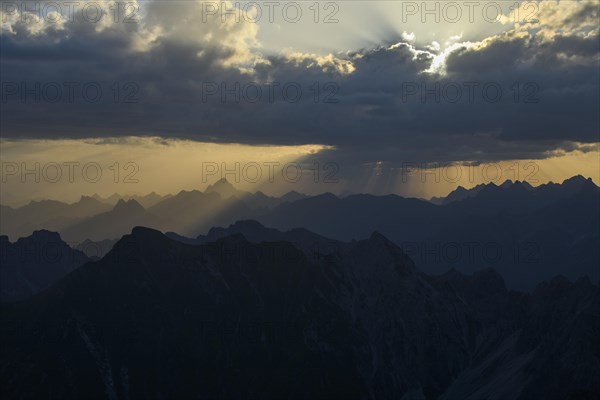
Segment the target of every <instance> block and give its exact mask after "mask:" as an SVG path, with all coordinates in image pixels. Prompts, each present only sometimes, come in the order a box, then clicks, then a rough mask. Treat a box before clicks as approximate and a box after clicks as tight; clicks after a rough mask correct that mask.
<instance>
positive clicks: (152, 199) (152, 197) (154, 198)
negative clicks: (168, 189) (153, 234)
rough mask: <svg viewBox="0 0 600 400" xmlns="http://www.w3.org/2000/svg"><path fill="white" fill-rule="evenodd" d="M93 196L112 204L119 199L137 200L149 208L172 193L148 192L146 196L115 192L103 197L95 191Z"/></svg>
mask: <svg viewBox="0 0 600 400" xmlns="http://www.w3.org/2000/svg"><path fill="white" fill-rule="evenodd" d="M92 197H93V198H94V199H96V200H98V201H100V202H102V203H108V204H111V205H113V206H114V205H116V204H117V202H118V201H119V200H125V201H127V200H135V201H137V202H138V203H140V204H141V205H142V206H143V207H144V208H148V207H152V206H153V205H155V204H157V203H159V202H160V201H162V200H165V199H168V198H169V197H171V195H170V194H167V195H165V196H161V195H159V194H157V193H155V192H152V193H150V194H147V195H145V196H140V195H121V194H118V193H114V194H112V195H110V196H109V197H106V198H105V197H101V196H100V195H98V194H97V193H94V194H93V195H92Z"/></svg>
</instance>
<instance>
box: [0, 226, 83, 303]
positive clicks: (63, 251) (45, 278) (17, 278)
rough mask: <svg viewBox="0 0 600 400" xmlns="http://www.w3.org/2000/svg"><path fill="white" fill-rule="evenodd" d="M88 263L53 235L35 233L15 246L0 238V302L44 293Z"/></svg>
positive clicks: (51, 233) (5, 237)
mask: <svg viewBox="0 0 600 400" xmlns="http://www.w3.org/2000/svg"><path fill="white" fill-rule="evenodd" d="M88 260H89V258H88V257H87V256H86V255H85V254H84V253H82V252H80V251H78V250H74V249H72V248H71V247H69V246H68V245H67V244H66V243H65V242H63V241H62V240H61V238H60V236H59V235H58V234H57V233H54V232H48V231H35V232H34V233H33V234H32V235H31V236H28V237H25V238H21V239H19V240H17V241H16V242H15V243H11V242H10V241H9V239H8V237H7V236H0V301H15V300H21V299H24V298H26V297H29V296H31V295H33V294H36V293H38V292H40V291H42V290H44V289H47V288H48V287H50V286H51V285H53V284H54V283H56V282H57V281H58V280H60V279H62V278H64V277H65V276H66V275H67V274H68V273H69V272H71V271H73V270H75V269H76V268H78V267H80V266H81V265H83V264H84V263H86V262H87V261H88Z"/></svg>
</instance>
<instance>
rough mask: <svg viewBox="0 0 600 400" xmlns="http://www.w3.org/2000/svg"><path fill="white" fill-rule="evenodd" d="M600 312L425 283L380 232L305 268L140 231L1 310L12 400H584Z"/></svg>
mask: <svg viewBox="0 0 600 400" xmlns="http://www.w3.org/2000/svg"><path fill="white" fill-rule="evenodd" d="M238 228H240V229H244V230H247V231H248V230H250V231H252V230H257V231H258V232H262V231H263V229H262V228H261V227H260V226H258V225H252V224H251V223H241V225H240V224H238ZM232 229H233V228H232ZM213 233H214V234H217V235H218V232H213ZM260 234H262V233H260ZM272 234H273V235H274V236H278V235H279V234H278V233H276V232H273V233H272ZM599 308H600V288H599V287H598V286H597V285H594V284H592V283H591V282H590V281H589V280H588V279H580V280H578V281H576V282H575V283H572V282H570V281H568V280H567V279H565V278H562V277H557V278H554V279H552V280H551V281H550V282H549V283H543V284H541V285H539V286H538V287H537V289H536V290H535V291H534V292H533V293H532V294H522V293H518V292H510V291H508V290H507V289H506V287H505V285H504V282H503V280H502V278H501V277H500V276H499V275H498V274H497V273H495V272H494V271H492V270H484V271H481V272H478V273H476V274H474V275H472V276H466V275H463V274H461V273H459V272H457V271H455V270H452V271H450V272H448V273H446V274H445V275H442V276H437V277H436V276H430V275H426V274H423V273H421V272H419V271H418V269H417V268H416V267H415V265H414V263H413V262H412V261H411V260H410V258H409V257H408V256H407V255H406V254H405V253H404V252H403V251H402V250H401V249H400V248H399V247H398V246H396V245H395V244H394V243H392V242H391V241H389V240H388V239H386V238H385V237H384V236H382V235H381V234H379V233H373V234H372V235H371V236H370V237H369V238H368V239H365V240H360V241H356V242H353V243H351V244H350V245H349V246H348V247H346V248H343V249H340V250H339V251H335V252H334V253H331V254H328V255H324V256H322V257H314V258H309V257H307V256H306V255H305V254H304V253H303V252H302V251H300V250H298V249H297V248H296V246H294V245H292V244H290V243H286V242H279V241H277V242H268V241H262V242H260V243H251V242H249V241H247V240H246V239H245V238H244V236H243V235H241V234H234V235H231V236H227V237H224V238H221V239H218V240H217V241H215V242H210V243H207V244H201V245H188V244H184V243H180V242H177V241H175V240H171V239H169V238H168V237H166V236H165V235H163V234H161V233H160V232H158V231H155V230H151V229H147V228H135V229H133V231H132V233H131V234H130V235H127V236H125V237H123V238H122V239H121V240H120V241H119V242H117V243H116V244H115V246H114V247H113V249H112V250H111V252H110V253H109V254H107V255H106V256H105V257H104V258H103V259H102V260H100V261H97V262H94V263H88V264H86V265H84V266H83V267H81V268H79V269H77V270H76V271H74V272H72V273H71V274H69V275H68V276H67V277H66V278H65V279H63V280H62V281H61V282H59V283H58V284H57V285H55V286H54V287H53V288H52V289H50V290H49V291H47V292H45V293H42V294H40V295H38V296H36V297H33V298H31V299H29V300H27V301H24V302H20V303H14V304H5V305H3V306H2V308H1V313H0V340H1V341H2V344H3V345H2V346H1V347H0V363H1V365H2V368H0V384H1V385H2V388H3V394H4V395H5V396H6V397H7V398H15V397H20V398H45V397H49V396H54V395H56V394H59V396H60V397H62V398H86V399H87V398H99V397H102V398H104V397H107V398H128V399H148V398H219V399H228V398H240V397H242V398H256V399H282V398H289V399H348V400H351V399H383V398H385V399H387V398H390V399H395V398H397V399H408V398H432V399H433V398H441V399H465V400H468V399H473V400H474V399H478V400H479V399H489V398H502V399H548V400H554V399H556V400H558V399H567V398H573V399H574V398H582V399H588V398H589V399H591V398H594V397H597V395H598V394H599V393H600V383H599V382H598V381H597V379H596V378H597V376H598V375H599V374H600V366H599V365H598V362H597V360H598V357H599V356H600V353H599V349H598V346H597V345H596V339H597V337H598V334H599V333H600V320H599V319H598V309H599Z"/></svg>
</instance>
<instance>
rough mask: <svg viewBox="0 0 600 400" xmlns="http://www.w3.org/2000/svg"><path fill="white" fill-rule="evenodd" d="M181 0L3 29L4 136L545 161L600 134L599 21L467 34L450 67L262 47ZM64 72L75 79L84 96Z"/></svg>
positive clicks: (365, 53)
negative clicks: (110, 17) (137, 12)
mask: <svg viewBox="0 0 600 400" xmlns="http://www.w3.org/2000/svg"><path fill="white" fill-rule="evenodd" d="M180 4H181V3H178V6H177V7H175V6H172V5H168V6H167V3H166V2H158V3H156V4H155V5H152V7H156V9H154V10H153V9H152V8H150V9H149V10H148V15H147V17H146V18H147V21H146V23H145V24H121V25H123V26H121V25H119V26H112V25H111V26H107V27H99V26H94V24H89V23H88V24H85V23H84V24H80V23H67V24H65V26H64V27H62V28H61V27H58V26H50V27H48V28H46V29H45V30H44V31H43V32H42V33H38V34H32V33H31V32H30V31H29V30H28V28H27V26H26V25H24V24H20V23H17V24H15V25H13V32H12V33H7V32H3V34H2V35H1V36H0V45H1V47H2V56H1V67H2V91H3V93H2V96H3V98H2V102H3V103H2V108H3V112H2V114H3V115H2V136H3V137H10V138H25V137H28V138H86V137H113V136H128V135H157V136H162V137H165V138H170V137H173V138H175V137H176V138H188V139H194V140H200V141H214V142H237V143H248V144H325V145H332V146H335V147H336V149H337V150H335V151H333V152H332V153H330V154H329V156H330V157H331V158H332V159H339V160H346V161H347V162H354V163H357V164H360V163H369V162H376V161H387V162H395V161H396V162H397V161H398V160H401V161H420V162H436V161H437V162H452V161H463V160H466V161H486V160H502V159H536V158H544V157H547V156H548V155H549V154H552V152H554V151H557V150H560V149H562V150H566V151H570V150H574V149H577V148H578V146H579V145H577V144H575V142H577V143H584V144H585V143H588V144H589V143H597V142H598V141H599V140H600V139H599V137H598V135H599V132H600V126H599V121H598V114H597V110H598V108H599V106H600V104H599V102H598V98H599V97H598V89H599V86H600V85H599V76H598V60H599V55H600V49H599V48H598V46H599V39H598V29H597V28H596V29H595V30H590V29H587V30H585V31H578V30H574V29H567V30H564V31H562V32H560V33H557V34H555V35H548V33H547V31H545V30H543V29H540V28H539V27H537V28H536V29H534V30H531V31H526V30H510V31H509V32H507V33H505V34H502V35H498V36H495V37H491V38H488V39H486V40H485V41H483V42H482V43H477V44H468V43H467V44H465V45H463V46H457V47H456V48H454V49H453V50H452V51H451V52H450V53H449V54H447V56H446V58H445V60H444V62H443V63H442V64H443V65H441V67H440V65H439V62H438V61H439V57H441V56H440V55H438V54H435V53H432V52H431V51H425V50H420V49H415V48H414V47H413V46H412V45H410V44H408V43H399V44H397V45H394V46H384V47H379V48H376V49H366V50H361V51H358V52H354V53H351V54H337V55H334V56H333V55H330V56H316V55H306V54H295V55H286V56H283V55H282V56H271V57H262V56H260V54H259V53H258V52H257V51H256V50H255V49H251V46H250V45H248V46H250V47H248V46H245V45H244V43H251V42H252V41H253V39H254V34H255V32H253V31H252V29H253V28H252V27H244V26H239V27H237V26H236V27H233V28H232V27H227V29H223V26H219V25H218V24H216V25H214V26H213V25H209V24H204V25H202V24H201V23H200V22H199V21H198V20H194V19H193V18H192V19H188V24H190V29H188V30H186V29H184V28H185V26H175V25H169V23H170V24H177V23H178V24H179V25H182V15H187V14H186V12H185V10H182V9H180V7H184V6H181V5H180ZM185 7H188V6H185ZM189 7H193V6H189ZM173 10H176V11H173ZM188 11H190V10H188ZM191 11H193V10H191ZM196 11H197V10H196ZM580 12H581V11H580V10H576V12H573V15H580V14H579V13H580ZM191 15H194V14H193V13H192V14H191ZM573 15H568V16H565V20H568V21H571V19H573V18H575V17H574V16H573ZM161 17H164V18H161ZM580 18H584V17H581V16H580ZM585 18H587V17H585ZM559 22H560V21H559ZM571 22H572V21H571ZM552 23H556V22H555V21H552ZM161 24H162V25H161ZM241 25H243V24H241ZM188 31H189V32H188ZM437 67H440V69H439V70H438V69H436V68H437ZM273 82H277V83H278V84H279V85H278V86H274V85H273ZM36 83H39V84H40V85H42V86H43V87H45V88H46V89H47V91H48V92H47V93H46V94H47V95H48V96H50V97H52V96H53V95H54V92H53V91H52V85H54V84H58V85H59V86H61V88H62V90H63V93H62V95H61V96H60V99H59V101H58V102H56V103H52V102H50V101H48V100H47V99H45V98H42V99H41V101H39V102H35V101H34V99H33V97H34V96H32V95H31V94H26V93H25V94H23V93H19V92H20V89H21V87H20V85H21V84H25V85H26V87H27V88H29V89H31V88H33V87H35V85H36ZM65 83H75V84H77V85H78V86H76V88H75V92H74V94H75V96H74V99H73V101H70V100H71V99H70V98H69V96H68V93H67V91H68V88H66V87H65ZM49 84H50V86H48V85H49ZM15 85H17V87H18V88H17V92H18V93H16V94H12V91H14V89H15ZM86 85H87V86H94V87H98V86H99V87H101V89H102V91H103V95H102V97H101V99H100V100H99V101H97V102H92V101H88V100H86V99H85V98H84V95H83V93H82V89H83V87H84V86H86ZM257 88H260V90H261V91H262V92H261V95H260V97H259V98H256V97H257V92H256V90H257ZM284 88H285V89H286V90H284ZM297 88H300V89H301V91H302V94H301V95H300V97H299V98H298V99H297V101H292V100H293V98H294V97H297V94H298V93H297ZM317 88H318V92H317ZM88 89H89V90H90V91H91V92H93V90H92V89H93V87H92V88H89V87H88ZM215 90H216V91H217V92H216V93H214V91H215ZM222 90H226V91H227V90H229V92H226V93H223V94H222V93H221V91H222ZM231 90H233V91H234V92H236V94H234V93H232V92H231ZM498 90H501V92H502V94H501V95H500V94H499V92H498ZM221 94H222V96H221ZM236 95H237V96H239V100H238V99H237V98H236ZM286 96H287V97H286ZM23 97H25V99H23ZM115 99H116V100H115ZM23 100H25V101H23Z"/></svg>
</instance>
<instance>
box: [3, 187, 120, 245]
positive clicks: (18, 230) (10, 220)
mask: <svg viewBox="0 0 600 400" xmlns="http://www.w3.org/2000/svg"><path fill="white" fill-rule="evenodd" d="M110 208H111V207H110V206H109V205H107V204H104V203H102V202H100V201H98V200H96V199H94V198H92V197H88V196H81V199H80V200H79V201H78V202H76V203H72V204H67V203H63V202H60V201H55V200H43V201H32V202H30V203H29V204H27V205H25V206H23V207H19V208H16V209H13V208H11V207H8V206H0V220H1V221H2V222H1V223H0V229H1V232H2V234H6V235H8V236H9V237H10V238H11V239H17V238H19V237H23V236H27V235H29V234H31V232H33V231H35V230H40V229H49V230H54V231H58V230H61V229H63V228H65V227H66V226H68V225H69V224H70V223H73V221H77V220H79V219H81V218H86V217H91V216H93V215H97V214H99V213H102V212H105V211H107V210H109V209H110Z"/></svg>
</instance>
